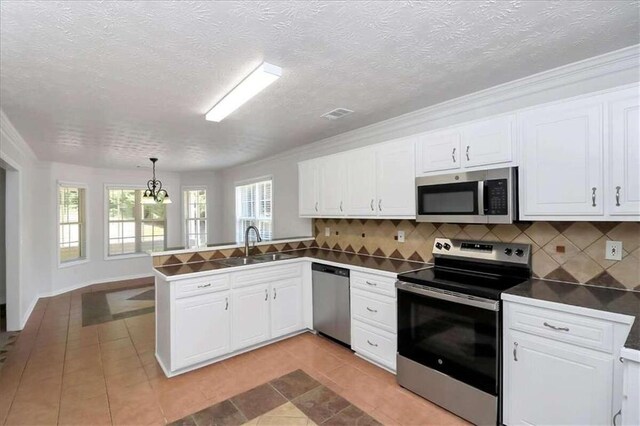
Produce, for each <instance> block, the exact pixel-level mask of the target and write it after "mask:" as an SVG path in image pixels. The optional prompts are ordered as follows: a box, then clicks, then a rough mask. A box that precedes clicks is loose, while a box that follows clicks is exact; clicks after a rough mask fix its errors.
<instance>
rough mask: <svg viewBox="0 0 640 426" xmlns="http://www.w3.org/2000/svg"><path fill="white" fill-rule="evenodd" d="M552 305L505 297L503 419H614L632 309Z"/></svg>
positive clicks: (532, 421) (553, 422)
mask: <svg viewBox="0 0 640 426" xmlns="http://www.w3.org/2000/svg"><path fill="white" fill-rule="evenodd" d="M550 305H552V306H546V305H545V304H544V302H540V301H536V300H533V299H527V298H520V297H514V296H511V297H510V298H509V300H505V302H504V317H503V324H504V326H503V330H504V331H503V334H504V340H503V354H502V359H503V361H502V363H503V423H504V424H505V425H522V424H526V425H581V426H586V425H610V424H614V417H615V416H616V413H618V412H619V411H620V410H621V406H622V363H621V362H620V361H619V358H620V353H621V350H622V347H623V345H624V341H625V340H626V336H627V335H628V333H629V330H630V328H631V317H628V316H623V315H617V314H609V313H607V314H606V316H599V315H598V314H597V312H598V311H593V310H589V309H582V308H576V307H574V306H568V305H561V304H557V303H553V304H550ZM565 306H566V309H565ZM594 312H596V313H594ZM615 424H616V425H617V426H619V425H620V422H619V421H617V423H615Z"/></svg>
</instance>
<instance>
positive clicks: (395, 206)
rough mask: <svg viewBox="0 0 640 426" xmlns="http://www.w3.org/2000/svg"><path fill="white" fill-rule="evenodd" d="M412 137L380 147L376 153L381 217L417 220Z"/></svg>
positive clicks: (376, 206) (376, 205)
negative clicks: (404, 217)
mask: <svg viewBox="0 0 640 426" xmlns="http://www.w3.org/2000/svg"><path fill="white" fill-rule="evenodd" d="M413 142H414V141H413V139H412V138H407V139H401V140H399V141H397V142H392V143H387V144H384V145H380V146H378V147H377V148H376V150H375V157H376V179H375V182H376V187H377V202H376V203H375V205H374V209H375V208H377V210H378V215H379V216H390V217H402V216H407V217H415V214H416V199H415V197H416V196H415V175H416V174H415V170H414V164H415V162H414V157H415V154H414V152H415V144H414V143H413Z"/></svg>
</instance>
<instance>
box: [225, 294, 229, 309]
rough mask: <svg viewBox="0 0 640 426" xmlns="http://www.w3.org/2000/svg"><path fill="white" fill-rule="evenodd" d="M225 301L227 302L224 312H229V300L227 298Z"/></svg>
mask: <svg viewBox="0 0 640 426" xmlns="http://www.w3.org/2000/svg"><path fill="white" fill-rule="evenodd" d="M224 301H225V305H224V310H225V311H227V310H229V298H228V297H225V298H224Z"/></svg>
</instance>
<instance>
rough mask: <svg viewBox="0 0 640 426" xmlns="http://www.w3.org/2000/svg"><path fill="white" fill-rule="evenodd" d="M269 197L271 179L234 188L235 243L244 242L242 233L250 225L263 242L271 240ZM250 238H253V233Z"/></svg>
mask: <svg viewBox="0 0 640 426" xmlns="http://www.w3.org/2000/svg"><path fill="white" fill-rule="evenodd" d="M271 196H272V183H271V179H269V180H263V181H260V182H256V183H251V184H248V185H240V186H236V241H239V242H243V241H244V232H245V230H246V229H247V226H250V225H253V226H255V227H256V228H258V230H259V231H260V236H261V237H262V239H263V240H270V239H271V238H272V225H273V215H272V213H271V212H272V211H273V210H272V209H273V202H272V199H271ZM251 238H255V237H254V236H253V233H252V234H251Z"/></svg>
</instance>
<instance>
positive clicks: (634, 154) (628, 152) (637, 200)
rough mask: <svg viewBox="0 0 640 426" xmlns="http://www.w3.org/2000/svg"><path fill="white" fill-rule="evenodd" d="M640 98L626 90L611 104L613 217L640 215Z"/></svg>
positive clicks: (610, 174) (636, 90)
mask: <svg viewBox="0 0 640 426" xmlns="http://www.w3.org/2000/svg"><path fill="white" fill-rule="evenodd" d="M639 98H640V95H639V94H638V89H637V88H634V89H632V90H628V91H625V92H624V93H622V94H621V96H620V98H618V99H612V100H611V101H610V102H609V104H608V118H609V129H608V130H609V153H610V154H609V162H608V168H609V181H608V185H607V187H608V188H607V193H608V194H611V196H609V197H608V203H607V206H608V211H609V214H611V215H636V216H638V215H640V99H639Z"/></svg>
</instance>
